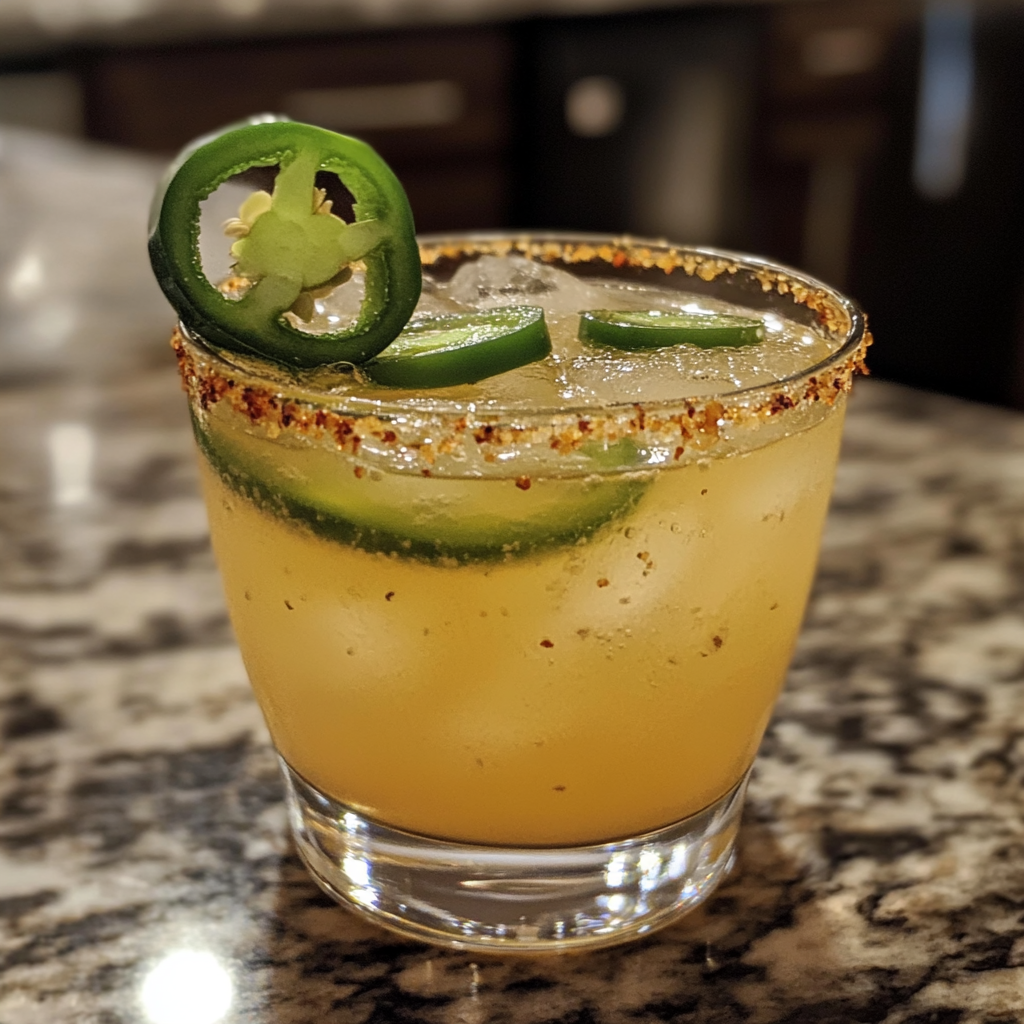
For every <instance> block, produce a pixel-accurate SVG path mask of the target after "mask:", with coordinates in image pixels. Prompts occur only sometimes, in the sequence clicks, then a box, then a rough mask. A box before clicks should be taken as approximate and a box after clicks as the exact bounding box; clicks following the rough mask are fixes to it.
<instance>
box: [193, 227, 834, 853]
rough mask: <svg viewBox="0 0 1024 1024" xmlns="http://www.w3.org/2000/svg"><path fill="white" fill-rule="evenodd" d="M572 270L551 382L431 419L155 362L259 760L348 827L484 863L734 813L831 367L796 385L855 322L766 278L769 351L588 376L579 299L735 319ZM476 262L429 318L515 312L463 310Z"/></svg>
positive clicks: (544, 377) (666, 359)
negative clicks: (205, 529)
mask: <svg viewBox="0 0 1024 1024" xmlns="http://www.w3.org/2000/svg"><path fill="white" fill-rule="evenodd" d="M470 248H472V247H470ZM524 251H525V250H524ZM623 251H624V252H625V251H626V250H623ZM527 255H531V254H530V253H527ZM425 258H426V259H427V264H428V265H427V268H426V269H427V270H428V272H429V271H430V269H431V265H430V257H429V255H427V256H425ZM500 258H501V257H494V256H486V257H484V259H486V260H494V259H500ZM513 258H514V260H519V261H521V262H522V263H526V262H527V261H526V259H524V257H523V256H520V255H515V256H514V257H513ZM440 262H441V263H442V264H443V261H440ZM477 262H481V261H477ZM548 262H551V261H550V260H549V261H548ZM581 262H583V263H584V264H585V265H586V267H587V271H588V276H587V277H586V279H585V280H583V279H573V280H576V284H573V283H572V282H571V281H570V283H569V284H568V285H566V286H565V287H566V288H567V290H568V293H569V294H567V295H564V296H562V297H559V296H556V297H555V299H553V300H552V304H551V306H550V307H549V309H548V323H549V326H550V329H551V333H552V339H553V343H554V352H553V355H552V356H550V357H549V358H548V360H546V361H545V364H546V365H542V364H534V366H533V367H532V368H524V369H523V370H520V371H515V372H514V373H512V374H508V375H505V376H506V377H507V378H508V380H502V379H501V378H495V380H494V382H489V381H483V382H481V383H480V384H478V385H473V386H467V387H463V388H453V389H442V390H441V391H439V392H438V393H437V394H434V395H431V396H429V397H424V396H422V395H420V396H417V395H412V394H407V393H405V392H398V393H396V392H394V391H393V390H392V391H389V390H388V389H383V388H379V387H374V386H372V385H369V384H367V383H366V382H360V381H359V380H358V379H356V380H348V381H346V382H345V383H344V384H343V385H341V386H336V387H334V388H333V389H329V388H324V387H320V388H319V389H318V388H312V387H307V388H306V389H305V390H302V389H298V388H295V387H292V388H290V389H289V388H288V387H287V386H285V385H284V384H282V383H281V382H277V384H274V383H269V384H268V382H266V381H263V382H262V384H261V383H260V382H259V381H252V380H248V379H247V378H246V375H245V373H244V372H242V371H240V370H238V368H237V367H236V368H235V370H236V372H234V373H231V372H230V368H228V369H225V367H224V366H220V365H218V362H219V361H218V359H217V357H215V356H213V355H212V354H211V353H208V352H206V351H205V350H203V349H202V348H201V346H198V347H197V346H195V345H193V344H192V343H191V342H185V341H183V342H181V343H180V344H179V355H180V357H181V358H182V362H183V367H184V368H185V372H186V379H187V380H188V381H189V384H190V388H191V392H192V397H193V403H192V404H193V412H194V421H195V426H196V432H197V438H198V440H199V444H200V448H201V450H202V452H203V459H202V466H203V482H204V487H205V490H206V497H207V502H208V507H209V513H210V525H211V531H212V537H213V544H214V549H215V552H216V556H217V560H218V563H219V566H220V569H221V572H222V575H223V579H224V585H225V590H226V594H227V599H228V605H229V609H230V614H231V619H232V623H233V626H234V629H235V632H236V635H237V637H238V641H239V645H240V647H241V650H242V653H243V657H244V659H245V664H246V668H247V670H248V673H249V676H250V679H251V681H252V684H253V687H254V689H255V691H256V694H257V697H258V699H259V702H260V706H261V708H262V710H263V713H264V715H265V717H266V720H267V723H268V725H269V728H270V731H271V734H272V736H273V739H274V743H275V745H276V746H277V749H278V751H279V752H280V754H281V756H282V757H283V759H284V760H285V762H286V763H287V764H288V765H289V766H290V768H291V769H292V770H293V771H294V772H295V773H297V775H298V776H300V777H301V778H302V779H304V780H305V781H306V782H307V783H309V784H310V785H311V786H312V787H314V788H315V790H316V791H318V792H320V793H323V794H326V795H327V796H328V797H330V798H331V799H333V800H335V801H337V802H338V803H339V804H340V805H344V806H345V807H347V808H350V809H352V810H353V811H355V812H357V813H358V814H359V815H362V816H365V817H366V818H367V819H369V820H373V821H376V822H380V823H383V824H385V825H387V826H390V827H392V828H395V829H400V830H404V831H407V832H410V833H416V834H418V835H421V836H433V837H439V838H442V839H445V840H450V841H455V842H461V843H470V844H489V845H497V846H504V847H524V846H525V847H570V846H579V845H582V844H595V843H604V842H608V841H611V840H616V839H620V838H624V837H631V836H637V835H640V834H643V833H648V832H651V831H653V830H657V829H660V828H663V827H664V826H667V825H670V824H671V823H673V822H678V821H680V820H682V819H686V818H688V817H689V816H691V815H693V814H695V813H697V812H699V811H701V810H702V809H703V808H706V807H708V806H709V805H713V804H714V803H715V801H718V800H720V799H721V798H723V797H724V796H726V795H727V794H729V793H730V791H732V790H733V789H734V788H735V787H736V786H737V785H738V784H739V783H740V782H741V780H742V779H743V778H744V777H745V774H746V772H747V771H748V769H749V767H750V765H751V762H752V760H753V758H754V755H755V752H756V750H757V746H758V743H759V742H760V739H761V736H762V734H763V732H764V729H765V727H766V725H767V722H768V719H769V717H770V715H771V711H772V706H773V702H774V700H775V698H776V696H777V693H778V690H779V687H780V686H781V684H782V681H783V678H784V675H785V672H786V668H787V665H788V662H789V659H790V656H791V654H792V649H793V645H794V643H795V639H796V635H797V631H798V628H799V625H800V621H801V618H802V615H803V612H804V607H805V603H806V599H807V595H808V591H809V588H810V584H811V581H812V577H813V573H814V567H815V561H816V557H817V550H818V544H819V538H820V534H821V529H822V525H823V522H824V517H825V514H826V510H827V506H828V500H829V493H830V488H831V484H832V477H833V473H834V468H835V464H836V458H837V454H838V449H839V441H840V433H841V428H842V418H843V409H844V401H845V389H846V387H847V385H848V380H849V370H850V368H851V366H852V364H850V365H848V366H847V367H846V369H845V370H841V368H839V369H837V367H835V366H833V367H832V368H831V370H830V371H829V374H830V375H829V379H828V383H827V384H825V383H823V378H822V377H821V376H820V375H819V376H810V377H807V375H806V374H807V372H808V368H810V367H812V366H813V365H814V364H816V363H821V362H823V361H827V360H828V359H830V358H832V357H833V356H834V353H835V351H836V350H837V349H839V348H840V347H841V345H842V343H843V341H844V340H846V338H845V337H844V335H843V330H844V328H845V330H846V332H847V334H848V333H849V327H850V325H849V322H847V323H845V325H844V324H842V323H839V322H838V321H840V320H842V316H841V313H842V310H841V309H840V308H839V307H834V308H832V309H831V312H830V315H831V316H832V317H833V322H831V324H829V323H828V316H826V315H824V314H821V312H820V310H819V311H818V313H817V314H816V317H809V316H808V315H806V314H807V313H808V310H807V308H806V306H803V305H801V304H799V303H798V302H796V303H795V302H793V300H792V297H791V295H789V294H787V292H786V289H785V288H782V287H776V285H777V284H778V281H777V279H775V278H772V281H771V283H772V287H771V288H769V287H767V286H765V287H764V289H763V290H764V292H765V293H768V292H771V296H772V299H773V300H774V301H775V302H776V305H777V306H778V307H779V308H780V309H782V310H783V313H785V312H786V311H787V310H789V308H790V307H792V311H793V313H794V319H792V320H790V319H789V318H788V317H787V316H785V315H782V314H778V313H773V312H768V313H765V310H764V308H763V307H762V308H761V309H759V310H755V311H754V312H753V313H752V314H751V315H756V316H758V317H760V316H762V315H764V316H765V318H766V323H767V324H768V326H769V336H768V338H767V340H766V342H765V343H764V344H763V345H760V346H753V347H752V349H751V350H750V353H749V354H744V352H745V350H738V349H733V350H723V349H716V350H709V351H707V352H702V351H700V350H693V351H689V352H686V353H682V354H680V353H679V352H673V353H672V354H671V355H666V354H665V353H664V352H658V353H655V354H653V355H648V354H644V355H642V356H634V355H632V354H628V353H623V352H616V353H602V354H598V355H595V354H593V353H592V352H588V351H586V350H584V348H582V347H581V346H580V343H579V342H577V341H576V340H575V328H576V323H577V322H578V318H577V317H576V316H575V314H572V313H569V312H567V311H566V310H567V309H568V308H570V307H572V306H573V303H574V302H575V303H577V304H578V303H579V302H580V301H582V300H581V299H580V298H579V296H578V295H576V294H574V293H572V289H573V288H575V287H577V286H578V287H579V288H586V289H589V294H588V297H587V300H588V302H589V306H581V307H579V308H599V307H605V308H617V309H621V308H635V309H657V308H665V309H678V308H694V309H699V310H700V311H702V312H715V311H716V310H721V309H725V308H729V309H732V310H735V308H736V303H735V299H733V303H732V305H731V306H728V307H726V306H725V305H724V304H723V300H722V299H721V298H715V297H714V296H712V295H710V294H709V289H708V288H707V287H704V286H702V291H700V293H696V292H695V293H690V292H688V291H687V288H686V285H687V280H688V278H687V274H689V275H690V279H692V281H693V283H695V284H698V285H699V284H700V283H701V280H703V279H702V278H700V277H699V275H698V277H697V278H693V276H692V267H693V265H692V264H691V267H690V270H689V271H686V270H685V269H683V270H679V271H678V273H677V275H676V276H677V277H678V278H679V279H681V281H675V280H673V282H672V283H673V288H672V289H668V288H667V287H666V286H665V285H663V284H660V283H658V282H657V281H656V280H654V279H653V278H649V277H648V278H643V277H637V276H636V275H634V276H633V277H632V278H630V279H629V280H628V281H627V282H625V283H623V282H622V281H618V282H617V281H616V280H615V276H616V268H617V267H618V266H620V265H621V262H623V261H618V262H617V261H616V260H612V261H608V260H605V261H603V262H602V260H601V259H598V258H595V259H594V260H583V261H581ZM563 263H564V265H563ZM698 264H699V259H698ZM708 265H710V261H709V264H708ZM473 268H474V264H473V262H472V261H470V262H469V263H466V264H464V265H463V267H462V269H460V270H459V271H458V272H456V274H455V276H454V277H452V276H451V273H450V269H449V270H447V271H445V273H444V274H439V276H438V280H437V281H436V282H433V283H432V286H431V287H428V289H427V290H426V293H425V299H424V301H425V302H426V303H427V304H428V305H429V304H433V306H434V307H443V308H445V309H457V308H472V307H473V306H474V305H475V306H483V307H486V306H487V305H488V303H491V304H494V302H496V301H498V298H500V299H501V300H502V301H504V302H509V301H516V298H515V297H513V298H511V299H510V298H508V289H507V288H506V289H504V290H502V289H501V288H500V287H497V286H495V285H494V282H493V281H491V282H490V283H488V282H486V281H485V282H484V284H480V283H479V282H477V284H476V285H474V286H473V287H469V288H467V287H465V281H464V280H462V281H461V283H460V277H459V275H460V274H462V275H463V278H465V274H466V272H470V273H478V271H477V270H475V269H473ZM542 270H543V273H540V271H538V273H540V277H541V278H543V280H544V282H546V283H547V284H550V274H549V275H548V277H544V274H547V273H548V270H549V268H548V266H546V265H544V266H543V267H542ZM577 270H578V268H577V267H575V266H574V265H573V264H572V262H571V261H562V263H560V264H559V269H558V273H559V274H564V275H565V276H566V280H567V281H569V279H570V278H571V276H572V273H571V272H575V271H577ZM492 271H493V272H494V273H497V275H498V277H499V278H501V275H502V274H504V273H505V271H504V270H502V269H501V268H500V267H499V268H497V270H494V268H493V267H492ZM520 271H522V272H523V273H525V276H526V279H527V280H526V284H525V285H524V284H522V282H520V284H519V285H517V287H520V288H522V289H525V291H526V292H528V293H531V294H533V295H534V296H536V294H537V292H538V291H540V290H542V289H538V288H534V287H533V285H531V284H530V281H531V280H532V278H531V273H532V271H531V269H530V268H529V267H527V268H525V270H524V268H523V267H518V270H517V273H518V272H520ZM719 273H720V274H721V275H723V276H724V278H729V279H731V278H732V277H734V276H736V274H743V275H746V276H747V277H750V275H751V274H754V275H755V276H756V268H754V269H751V268H746V269H743V268H737V267H735V266H733V267H732V269H731V271H730V270H729V269H728V268H725V269H722V270H720V271H719ZM521 276H522V275H521ZM667 276H668V275H667V272H666V274H665V275H663V277H662V280H664V278H665V277H667ZM706 276H707V275H705V277H706ZM506 277H507V274H506ZM765 280H767V278H766V279H765ZM430 282H431V279H430V277H429V273H428V283H430ZM499 284H500V281H499ZM705 284H706V282H705ZM558 287H559V285H558V282H556V286H555V287H554V289H553V290H554V291H556V292H557V291H558ZM531 289H533V290H532V292H531ZM602 290H603V291H602ZM726 291H727V289H726V288H724V287H723V289H722V293H723V294H724V293H725V292H726ZM737 291H738V289H737ZM498 292H501V295H500V296H498ZM595 296H597V297H596V298H595ZM602 297H603V299H604V301H601V299H602ZM730 298H732V297H731V296H730ZM540 303H541V304H543V299H542V300H540ZM811 305H812V306H813V303H811ZM328 312H329V310H328ZM837 318H838V319H837ZM809 321H816V324H817V325H816V326H815V325H812V326H808V323H809ZM821 324H826V326H821ZM826 327H827V328H828V329H826ZM686 348H687V349H689V348H690V346H686ZM755 350H756V352H755ZM538 366H540V367H541V368H540V369H538V368H537V367H538ZM801 374H804V376H803V377H801ZM844 374H845V376H844ZM786 379H790V380H791V383H790V384H789V385H786V386H782V385H780V384H779V381H784V380H786ZM792 381H795V383H792ZM730 396H732V397H730ZM558 403H561V406H562V407H561V408H559V407H558Z"/></svg>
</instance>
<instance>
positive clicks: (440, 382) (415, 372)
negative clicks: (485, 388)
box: [363, 306, 551, 388]
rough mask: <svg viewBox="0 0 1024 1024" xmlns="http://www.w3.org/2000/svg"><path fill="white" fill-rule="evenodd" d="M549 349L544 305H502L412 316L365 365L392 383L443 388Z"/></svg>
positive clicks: (514, 364) (377, 378) (373, 376)
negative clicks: (444, 313)
mask: <svg viewBox="0 0 1024 1024" xmlns="http://www.w3.org/2000/svg"><path fill="white" fill-rule="evenodd" d="M550 352H551V338H550V337H549V336H548V328H547V324H546V323H545V322H544V310H543V309H541V308H540V307H539V306H501V307H499V308H498V309H491V310H487V311H485V312H480V313H458V314H453V315H451V316H432V317H423V318H422V319H416V320H413V321H412V322H411V323H409V325H408V326H407V327H406V328H405V330H404V331H402V333H401V334H400V335H399V336H398V337H397V338H396V339H395V340H394V341H393V342H392V343H391V344H390V345H389V346H388V348H386V349H385V350H384V351H383V352H382V353H381V354H380V355H379V356H378V357H377V358H376V359H374V360H372V361H371V362H369V363H367V364H366V365H365V366H364V367H363V371H364V372H365V373H366V375H367V376H368V377H370V379H371V380H374V381H376V382H377V383H378V384H387V385H390V386H392V387H401V388H444V387H453V386H455V385H457V384H473V383H474V382H476V381H478V380H483V379H484V378H485V377H493V376H495V375H496V374H499V373H505V372H506V371H507V370H514V369H515V368H516V367H518V366H525V365H526V364H527V363H533V362H536V361H537V360H538V359H543V358H544V357H545V356H546V355H548V354H549V353H550Z"/></svg>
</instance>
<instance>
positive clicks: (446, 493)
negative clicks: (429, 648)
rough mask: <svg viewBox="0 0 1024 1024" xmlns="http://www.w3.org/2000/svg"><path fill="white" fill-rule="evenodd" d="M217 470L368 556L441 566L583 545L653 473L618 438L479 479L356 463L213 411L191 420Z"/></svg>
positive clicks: (283, 513)
mask: <svg viewBox="0 0 1024 1024" xmlns="http://www.w3.org/2000/svg"><path fill="white" fill-rule="evenodd" d="M193 427H194V430H195V434H196V439H197V441H198V442H199V447H200V448H201V450H202V451H203V453H204V454H205V456H206V458H207V460H208V461H209V463H210V464H211V466H212V467H213V469H214V470H216V471H217V472H218V473H219V475H220V477H221V479H222V480H223V481H224V482H225V483H226V484H227V485H228V486H229V487H231V488H232V489H233V490H234V491H236V492H237V493H239V494H241V495H242V496H244V497H245V498H246V499H247V500H249V501H252V502H254V503H255V504H256V505H257V506H258V507H260V508H261V509H263V510H264V511H265V512H267V513H269V514H271V515H274V516H278V517H281V518H282V519H284V520H285V521H286V522H291V523H293V524H294V525H296V526H298V527H300V528H305V529H308V530H311V531H312V532H313V533H315V534H317V535H319V536H321V537H326V538H328V539H329V540H332V541H335V542H340V543H343V544H350V545H352V546H353V547H357V548H360V549H362V550H363V551H367V552H370V553H381V554H386V555H389V556H391V557H400V558H413V559H416V560H419V561H427V562H434V563H436V564H439V565H466V564H471V563H477V562H493V561H509V560H512V559H515V558H522V557H529V556H533V555H542V554H545V553H551V552H555V551H558V550H559V549H560V548H565V547H569V546H572V545H574V544H579V543H581V542H585V541H586V540H587V539H588V538H589V537H591V536H593V535H594V534H595V533H596V532H597V531H599V530H601V529H602V528H603V527H604V526H605V525H606V524H609V523H612V522H616V521H618V520H619V519H621V518H622V517H623V516H625V515H627V514H628V513H629V512H630V511H631V510H632V509H633V508H635V507H636V505H637V503H638V502H639V501H640V500H641V499H642V498H643V496H644V494H645V493H646V492H647V489H648V487H649V486H650V484H651V482H652V479H653V477H652V476H651V474H650V473H649V472H645V471H644V470H645V468H646V467H645V465H644V464H643V462H642V460H640V457H639V455H638V453H637V450H636V448H635V447H634V446H633V445H632V443H631V442H629V441H620V442H618V443H617V444H615V445H613V446H611V447H610V448H607V449H604V448H596V447H595V449H594V450H593V451H592V452H589V453H588V459H589V461H590V463H591V466H592V469H593V472H592V473H591V474H589V475H587V476H584V477H578V476H577V477H572V478H537V479H534V480H532V481H531V483H530V486H529V487H528V488H527V489H525V490H524V489H523V488H522V485H523V478H520V479H519V480H518V481H516V480H509V479H496V480H479V479H451V478H425V477H422V476H419V475H417V474H410V473H386V472H385V473H363V474H358V475H357V474H356V473H355V472H353V464H352V463H351V462H349V461H348V460H343V459H340V458H339V457H338V456H337V454H336V453H334V452H330V451H320V450H317V449H316V448H314V447H312V446H308V445H305V446H296V447H294V448H289V449H287V450H286V451H283V450H282V448H281V443H280V441H276V442H271V441H268V440H266V439H264V438H261V437H258V436H254V435H252V434H248V433H246V432H245V431H244V430H239V429H236V428H233V427H232V426H229V425H228V424H226V423H224V422H218V420H217V419H216V418H215V417H209V418H208V419H207V420H206V421H205V422H203V423H201V422H200V421H199V420H198V419H197V418H195V417H194V418H193Z"/></svg>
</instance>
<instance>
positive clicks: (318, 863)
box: [281, 760, 750, 953]
mask: <svg viewBox="0 0 1024 1024" xmlns="http://www.w3.org/2000/svg"><path fill="white" fill-rule="evenodd" d="M281 769H282V771H283V773H284V778H285V786H286V791H287V802H288V812H289V819H290V822H291V828H292V834H293V836H294V838H295V844H296V847H297V849H298V853H299V856H300V857H301V858H302V860H303V862H304V863H305V865H306V867H307V868H308V869H309V872H310V874H311V875H312V876H313V879H314V881H315V882H316V883H317V884H318V885H319V886H320V888H321V889H323V890H324V892H326V893H327V894H328V895H329V896H332V897H333V898H334V899H336V900H337V901H338V902H339V903H341V904H342V906H344V907H346V908H348V909H349V910H352V911H354V912H355V913H356V914H358V915H359V916H361V917H364V918H366V919H368V920H370V921H372V922H373V923H374V924H377V925H380V926H383V927H385V928H388V929H390V930H391V931H395V932H398V933H399V934H401V935H403V936H405V937H407V938H412V939H418V940H420V941H423V942H429V943H433V944H435V945H441V946H447V947H450V948H455V949H465V950H474V951H481V952H484V951H491V952H494V953H509V952H523V953H539V952H544V951H548V952H564V951H568V950H577V949H595V948H599V947H601V946H611V945H615V944H617V943H620V942H625V941H627V940H629V939H632V938H637V937H640V936H642V935H645V934H647V933H649V932H651V931H654V930H655V929H658V928H663V927H664V926H665V925H667V924H670V923H672V922H673V921H675V920H676V919H677V918H678V917H681V916H682V915H683V914H685V913H687V912H688V911H690V910H692V909H693V908H694V907H696V906H698V905H699V904H700V903H702V902H703V901H704V900H706V899H707V897H708V896H709V895H710V894H711V893H712V892H713V891H714V890H715V888H716V887H717V886H718V884H719V883H720V882H721V881H722V879H723V878H724V877H725V876H726V875H727V874H728V872H729V870H730V869H731V868H732V865H733V861H734V859H735V840H736V833H737V831H738V828H739V821H740V816H741V814H742V810H743V797H744V793H745V791H746V786H747V779H748V777H749V774H750V773H749V771H748V772H747V774H746V775H744V777H743V778H742V779H741V780H740V782H739V783H738V784H737V785H736V786H735V787H734V788H733V789H732V790H731V791H730V792H729V793H727V794H726V795H725V796H723V797H722V798H721V799H719V800H717V801H716V802H715V803H713V804H711V805H710V806H709V807H706V808H705V809H704V810H703V811H700V812H699V813H697V814H695V815H692V816H691V817H689V818H686V819H684V820H682V821H678V822H675V823H674V824H672V825H669V826H667V827H665V828H662V829H658V830H657V831H654V832H648V833H646V834H644V835H641V836H637V837H635V838H631V839H619V840H615V841H613V842H608V843H601V844H596V845H591V846H572V847H561V848H557V847H541V848H532V847H530V848H524V847H519V848H515V847H511V848H503V847H499V846H478V845H472V844H466V843H456V842H449V841H446V840H441V839H434V838H430V837H427V836H420V835H414V834H412V833H409V832H403V831H401V830H399V829H394V828H391V827H390V826H388V825H385V824H383V823H381V822H378V821H374V820H373V819H371V818H368V817H366V816H364V815H362V814H359V813H358V812H356V811H354V810H353V809H352V808H350V807H347V806H346V805H345V804H342V803H340V802H339V801H337V800H335V799H334V798H333V797H330V796H328V795H327V794H325V793H322V792H320V791H319V790H318V789H316V788H315V787H313V786H311V785H310V784H309V783H308V782H307V781H306V780H305V779H304V778H302V777H301V776H300V775H298V774H297V773H296V772H295V771H293V770H292V768H291V767H290V766H289V765H288V764H287V763H286V762H285V761H284V760H281Z"/></svg>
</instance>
